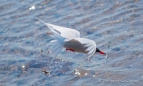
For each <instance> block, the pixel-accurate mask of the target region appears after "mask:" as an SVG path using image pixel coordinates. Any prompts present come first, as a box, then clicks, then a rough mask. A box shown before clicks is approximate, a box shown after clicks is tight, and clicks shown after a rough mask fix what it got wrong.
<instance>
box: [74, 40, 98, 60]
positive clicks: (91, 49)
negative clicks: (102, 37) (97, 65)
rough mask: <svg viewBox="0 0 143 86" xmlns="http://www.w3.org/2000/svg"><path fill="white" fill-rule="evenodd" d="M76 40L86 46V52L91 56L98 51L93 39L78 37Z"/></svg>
mask: <svg viewBox="0 0 143 86" xmlns="http://www.w3.org/2000/svg"><path fill="white" fill-rule="evenodd" d="M75 40H77V41H79V42H80V43H81V44H83V45H84V47H85V52H87V55H88V57H87V58H89V57H91V56H93V55H94V54H95V52H96V43H95V42H94V41H93V40H90V39H85V38H76V39H75Z"/></svg>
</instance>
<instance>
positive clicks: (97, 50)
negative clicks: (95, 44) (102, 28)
mask: <svg viewBox="0 0 143 86" xmlns="http://www.w3.org/2000/svg"><path fill="white" fill-rule="evenodd" d="M96 52H99V53H100V54H104V55H106V53H104V52H102V51H100V50H99V49H98V48H96Z"/></svg>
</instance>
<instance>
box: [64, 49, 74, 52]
mask: <svg viewBox="0 0 143 86" xmlns="http://www.w3.org/2000/svg"><path fill="white" fill-rule="evenodd" d="M66 50H69V51H72V52H74V50H73V49H67V48H66Z"/></svg>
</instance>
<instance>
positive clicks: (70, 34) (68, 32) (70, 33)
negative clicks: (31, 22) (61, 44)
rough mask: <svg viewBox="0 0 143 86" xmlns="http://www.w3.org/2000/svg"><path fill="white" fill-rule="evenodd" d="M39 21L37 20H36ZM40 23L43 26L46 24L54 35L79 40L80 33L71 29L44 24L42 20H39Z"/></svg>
mask: <svg viewBox="0 0 143 86" xmlns="http://www.w3.org/2000/svg"><path fill="white" fill-rule="evenodd" d="M37 19H39V18H37ZM39 20H40V21H42V22H43V23H44V24H46V25H47V26H48V27H49V28H50V29H53V30H54V31H55V32H56V33H58V34H60V35H61V36H62V37H64V38H68V39H71V38H80V32H79V31H77V30H75V29H72V28H67V27H62V26H58V25H54V24H50V23H45V22H44V21H43V20H41V19H39Z"/></svg>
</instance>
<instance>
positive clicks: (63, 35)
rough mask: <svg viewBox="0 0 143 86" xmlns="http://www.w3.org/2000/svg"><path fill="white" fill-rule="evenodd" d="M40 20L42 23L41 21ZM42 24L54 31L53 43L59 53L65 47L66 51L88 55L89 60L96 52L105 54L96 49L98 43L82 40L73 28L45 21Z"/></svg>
mask: <svg viewBox="0 0 143 86" xmlns="http://www.w3.org/2000/svg"><path fill="white" fill-rule="evenodd" d="M37 19H39V18H37ZM39 20H40V21H42V20H41V19H39ZM42 22H43V23H44V24H46V25H47V26H48V27H49V28H50V30H51V31H52V34H53V35H52V36H53V37H54V39H55V40H54V41H52V42H54V43H55V44H53V46H54V47H55V49H54V50H58V53H59V52H60V51H61V49H62V48H63V47H64V48H65V49H66V50H70V51H73V52H80V53H85V54H87V58H89V57H91V56H93V55H94V54H95V53H96V52H99V53H100V54H105V53H104V52H102V51H100V50H99V49H98V48H96V43H95V42H94V41H93V40H90V39H87V38H81V37H80V32H79V31H77V30H75V29H71V28H66V27H61V26H57V25H53V24H49V23H45V22H44V21H42ZM58 53H57V54H58ZM57 54H56V56H57ZM105 55H106V54H105ZM56 56H55V57H56ZM55 57H54V58H55ZM54 58H53V59H52V61H51V63H52V62H53V60H54Z"/></svg>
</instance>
